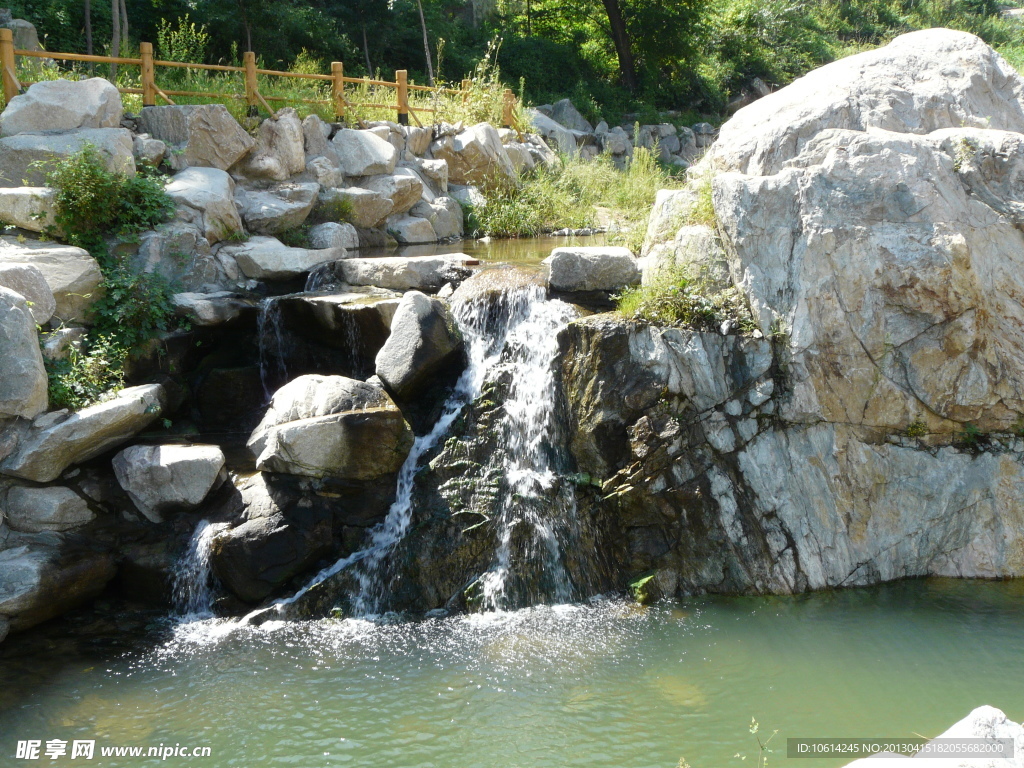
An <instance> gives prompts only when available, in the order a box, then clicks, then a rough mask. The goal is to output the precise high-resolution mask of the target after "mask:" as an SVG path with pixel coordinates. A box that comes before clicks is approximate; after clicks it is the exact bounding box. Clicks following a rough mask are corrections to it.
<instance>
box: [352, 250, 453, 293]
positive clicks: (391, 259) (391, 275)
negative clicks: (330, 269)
mask: <svg viewBox="0 0 1024 768" xmlns="http://www.w3.org/2000/svg"><path fill="white" fill-rule="evenodd" d="M467 261H470V257H469V256H467V255H466V254H464V253H455V254H448V255H446V256H385V257H382V258H376V259H345V260H344V261H341V262H338V265H337V267H338V270H339V271H340V273H341V276H342V277H343V278H344V280H345V282H346V283H348V284H349V285H373V286H376V287H378V288H388V289H390V290H393V291H410V290H416V291H427V292H429V293H435V292H437V291H439V290H441V288H442V287H444V284H445V283H458V282H462V281H463V280H465V279H466V278H467V277H469V275H470V270H469V268H468V267H467V266H466V262H467Z"/></svg>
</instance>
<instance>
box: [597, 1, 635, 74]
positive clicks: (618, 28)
mask: <svg viewBox="0 0 1024 768" xmlns="http://www.w3.org/2000/svg"><path fill="white" fill-rule="evenodd" d="M601 1H602V2H603V3H604V10H605V13H607V14H608V26H609V29H610V31H611V38H612V44H613V45H614V46H615V54H616V55H617V56H618V58H619V72H620V74H621V75H622V84H623V85H624V86H626V87H627V88H628V89H629V90H630V91H636V87H637V79H636V65H635V63H634V61H633V44H632V42H631V41H630V37H629V31H628V30H627V29H626V21H625V19H624V18H623V17H622V7H621V6H620V5H619V0H601Z"/></svg>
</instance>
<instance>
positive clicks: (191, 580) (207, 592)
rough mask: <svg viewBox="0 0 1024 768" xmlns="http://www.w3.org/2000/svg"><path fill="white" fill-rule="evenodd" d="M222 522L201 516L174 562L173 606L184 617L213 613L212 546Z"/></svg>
mask: <svg viewBox="0 0 1024 768" xmlns="http://www.w3.org/2000/svg"><path fill="white" fill-rule="evenodd" d="M221 528H223V525H222V524H218V523H211V522H210V521H209V520H201V521H200V522H199V524H198V525H197V526H196V529H195V531H193V532H192V538H191V539H189V542H188V547H187V548H186V549H185V551H184V553H182V555H181V557H180V558H178V561H177V563H175V566H174V579H173V581H172V585H171V594H172V598H173V600H174V610H175V613H177V614H178V615H179V616H180V617H182V618H184V619H190V620H196V619H208V618H210V617H211V616H213V589H212V585H211V581H212V579H211V574H210V549H211V547H212V545H213V538H214V536H216V534H217V532H218V531H219V530H220V529H221Z"/></svg>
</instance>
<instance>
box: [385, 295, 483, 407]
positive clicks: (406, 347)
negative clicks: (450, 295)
mask: <svg viewBox="0 0 1024 768" xmlns="http://www.w3.org/2000/svg"><path fill="white" fill-rule="evenodd" d="M462 350H463V339H462V333H461V332H460V331H459V327H458V324H457V323H456V322H455V318H454V317H452V314H451V312H450V311H449V310H448V307H447V306H446V305H445V303H444V302H443V301H441V300H440V299H433V298H430V297H429V296H426V295H424V294H422V293H420V292H419V291H409V292H408V293H406V294H405V295H404V296H403V297H402V300H401V302H399V304H398V309H397V310H396V311H395V316H394V318H393V319H392V321H391V335H389V336H388V340H387V341H386V342H385V343H384V346H383V347H381V350H380V352H378V353H377V361H376V362H377V367H376V373H377V375H378V376H379V377H380V380H381V381H382V382H384V386H385V387H386V388H387V390H388V391H389V392H390V393H391V394H392V395H394V396H395V397H396V398H398V400H399V401H404V400H409V399H410V398H412V397H413V396H415V395H416V394H417V393H419V392H421V391H423V390H424V389H425V388H426V387H427V386H428V385H429V384H430V383H431V381H432V380H433V379H434V377H435V376H436V375H437V374H438V373H439V372H440V371H442V370H444V369H445V368H447V367H450V366H451V365H452V364H453V363H455V362H456V361H458V360H459V359H460V358H461V355H462Z"/></svg>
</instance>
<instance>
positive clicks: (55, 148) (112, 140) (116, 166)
mask: <svg viewBox="0 0 1024 768" xmlns="http://www.w3.org/2000/svg"><path fill="white" fill-rule="evenodd" d="M86 144H91V145H92V146H93V147H95V148H96V150H97V152H98V154H99V157H100V159H101V160H102V161H103V164H104V166H105V167H106V169H107V170H108V171H110V172H111V173H124V174H126V175H128V176H134V175H135V156H134V153H133V152H132V134H131V131H127V130H125V129H124V128H80V129H78V130H75V131H67V132H65V133H48V132H39V133H19V134H17V135H16V136H7V137H5V138H2V139H0V187H22V186H32V187H39V186H42V185H43V184H44V183H45V181H46V170H45V167H44V166H43V165H40V163H43V164H45V162H46V161H48V160H59V159H62V158H66V157H70V156H71V155H74V154H76V153H78V152H80V151H81V149H82V147H84V146H85V145H86Z"/></svg>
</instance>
